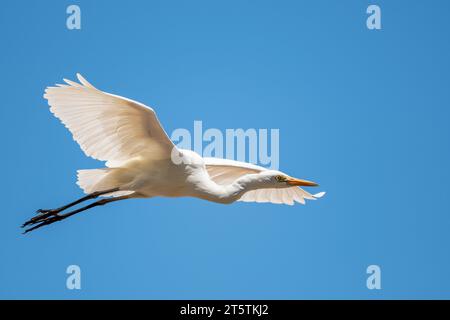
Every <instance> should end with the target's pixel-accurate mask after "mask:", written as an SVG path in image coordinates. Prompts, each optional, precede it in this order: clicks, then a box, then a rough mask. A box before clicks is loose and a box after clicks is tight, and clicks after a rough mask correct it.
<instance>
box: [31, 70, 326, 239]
mask: <svg viewBox="0 0 450 320" xmlns="http://www.w3.org/2000/svg"><path fill="white" fill-rule="evenodd" d="M77 77H78V80H79V81H80V83H77V82H73V81H70V80H66V79H64V81H65V82H66V84H64V85H56V87H48V88H47V89H46V90H45V94H44V98H46V99H47V100H48V104H49V105H50V111H51V112H52V113H53V114H54V115H55V116H56V117H57V118H59V119H60V120H61V121H62V123H63V124H64V125H65V126H66V127H67V128H68V129H69V130H70V132H71V133H72V135H73V138H74V140H75V141H76V142H78V144H79V145H80V147H81V149H82V150H83V151H84V153H85V154H86V155H87V156H90V157H92V158H94V159H98V160H101V161H106V168H101V169H89V170H78V181H77V184H78V185H79V186H80V187H81V189H83V191H84V192H85V193H86V194H87V195H86V196H85V197H83V198H81V199H79V200H77V201H74V202H72V203H69V204H67V205H65V206H62V207H60V208H57V209H50V210H43V209H40V210H38V215H36V216H35V217H33V218H32V219H30V220H29V221H27V222H25V223H24V224H23V226H22V227H25V226H30V228H29V229H27V230H26V231H25V233H26V232H29V231H32V230H35V229H37V228H40V227H42V226H45V225H49V224H52V223H54V222H57V221H61V220H63V219H66V218H68V217H70V216H72V215H74V214H76V213H79V212H82V211H84V210H87V209H89V208H92V207H95V206H99V205H104V204H106V203H109V202H113V201H118V200H124V199H131V198H151V197H155V196H162V197H197V198H201V199H204V200H208V201H213V202H218V203H224V204H225V203H232V202H235V201H245V202H272V203H279V204H288V205H292V204H294V202H299V203H302V204H304V203H305V199H311V200H313V199H316V198H319V197H321V196H323V194H324V192H321V193H318V194H315V195H313V194H310V193H308V192H307V191H305V190H303V189H301V188H300V186H317V184H316V183H314V182H310V181H307V180H301V179H296V178H293V177H290V176H289V175H287V174H284V173H282V172H280V171H275V170H268V169H266V168H263V167H260V166H257V165H253V164H249V163H244V162H239V161H233V160H226V159H218V158H202V157H201V156H200V155H199V154H197V153H195V152H193V151H190V150H184V149H178V148H177V147H176V146H175V145H174V144H173V143H172V141H171V140H170V139H169V137H168V136H167V134H166V132H165V131H164V129H163V128H162V127H161V124H160V123H159V121H158V118H157V117H156V113H155V111H154V110H153V109H152V108H149V107H147V106H145V105H143V104H141V103H139V102H136V101H133V100H130V99H127V98H124V97H120V96H117V95H113V94H109V93H106V92H103V91H101V90H98V89H97V88H95V87H94V86H92V85H91V84H90V83H89V82H88V81H86V79H84V78H83V77H82V76H81V75H80V74H77ZM97 197H104V198H103V199H101V200H98V201H96V202H93V203H91V204H89V205H87V206H85V207H82V208H80V209H76V210H73V211H71V212H67V213H62V211H65V210H66V209H68V208H69V207H72V206H75V205H77V204H79V203H81V202H84V201H86V200H90V199H95V198H97Z"/></svg>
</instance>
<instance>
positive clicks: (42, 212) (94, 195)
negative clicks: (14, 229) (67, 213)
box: [22, 188, 119, 228]
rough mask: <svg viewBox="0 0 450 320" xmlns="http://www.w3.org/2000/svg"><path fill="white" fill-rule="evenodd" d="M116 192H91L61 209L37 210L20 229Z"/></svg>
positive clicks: (116, 189)
mask: <svg viewBox="0 0 450 320" xmlns="http://www.w3.org/2000/svg"><path fill="white" fill-rule="evenodd" d="M118 190H119V188H114V189H109V190H104V191H96V192H92V193H90V194H88V195H87V196H84V197H82V198H80V199H78V200H76V201H74V202H71V203H69V204H66V205H64V206H62V207H59V208H57V209H48V210H46V209H39V210H37V211H36V212H37V213H38V215H37V216H36V217H33V218H31V219H30V220H28V221H27V222H25V223H24V224H23V225H22V228H23V227H26V226H28V225H30V224H35V223H38V222H39V221H43V220H45V219H46V218H48V217H50V216H54V215H56V214H58V213H60V212H61V211H63V210H66V209H67V208H70V207H73V206H75V205H77V204H79V203H81V202H84V201H86V200H90V199H95V198H97V197H99V196H101V195H102V194H107V193H111V192H115V191H118Z"/></svg>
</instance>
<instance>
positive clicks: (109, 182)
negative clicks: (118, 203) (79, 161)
mask: <svg viewBox="0 0 450 320" xmlns="http://www.w3.org/2000/svg"><path fill="white" fill-rule="evenodd" d="M113 170H114V168H102V169H84V170H78V171H77V179H78V180H77V185H78V186H79V187H80V188H81V189H82V190H83V191H84V193H86V194H90V193H92V192H96V191H103V190H109V189H113V188H117V187H120V186H119V185H117V183H115V179H110V178H108V175H110V173H111V172H112V171H113ZM133 192H134V191H129V190H120V191H116V192H111V193H107V194H104V195H102V196H103V197H119V196H125V195H129V194H131V193H133Z"/></svg>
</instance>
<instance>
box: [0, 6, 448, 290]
mask: <svg viewBox="0 0 450 320" xmlns="http://www.w3.org/2000/svg"><path fill="white" fill-rule="evenodd" d="M372 3H375V4H378V5H379V6H380V7H381V10H382V30H379V31H370V30H368V29H367V28H366V18H367V14H366V8H367V6H368V5H369V4H372ZM70 4H77V5H79V6H80V7H81V12H82V29H81V30H68V29H67V28H66V18H67V14H66V8H67V6H68V5H70ZM449 9H450V3H449V2H448V1H444V0H442V1H437V0H436V1H424V0H420V1H373V2H369V1H356V0H351V1H332V0H329V1H234V0H233V1H198V0H193V1H131V0H130V1H103V0H102V1H100V0H97V1H73V2H72V1H2V3H1V5H0V36H1V42H2V45H1V47H2V49H1V51H0V57H1V59H0V70H1V71H2V76H1V77H0V87H1V95H2V100H1V107H0V115H1V119H2V125H1V126H0V133H1V137H2V150H3V152H2V156H1V158H0V163H1V167H2V184H1V187H0V193H1V199H2V210H1V211H2V221H1V224H0V243H1V245H0V297H1V298H40V299H42V298H69V299H72V298H82V299H91V298H159V299H165V298H202V299H208V298H254V299H258V298H271V299H281V298H285V299H297V298H363V299H371V298H375V299H378V298H450V275H449V272H448V270H450V251H449V250H448V245H449V243H450V232H449V230H450V205H449V201H448V199H449V192H450V188H449V179H450V169H449V163H450V151H449V146H450V144H449V142H450V141H449V140H450V139H449V138H450V126H449V119H450V90H449V84H450V78H449V77H450V59H449V57H450V43H449V41H450V37H449V29H450V27H449V24H448V16H449V14H450V10H449ZM76 72H80V73H82V74H83V75H84V76H85V77H86V78H87V79H88V80H90V81H91V82H92V83H93V84H94V85H96V86H97V87H99V88H100V89H103V90H105V91H108V92H113V93H116V94H119V95H123V96H126V97H130V98H132V99H136V100H138V101H142V102H144V103H146V104H148V105H151V106H153V107H154V109H155V110H156V112H157V113H158V116H159V118H160V120H161V122H162V124H163V126H164V127H165V129H166V131H167V132H169V133H170V132H172V131H173V130H175V129H176V128H188V129H191V128H192V126H193V122H194V120H202V121H203V125H204V127H205V128H218V129H221V130H225V129H227V128H244V129H247V128H269V129H270V128H279V129H280V169H281V170H283V171H284V172H286V173H288V174H290V175H293V176H296V177H302V178H308V179H312V180H314V181H318V182H319V183H320V185H321V187H320V190H324V191H327V195H326V196H325V197H324V198H323V199H321V200H320V201H315V202H308V203H307V205H306V206H302V205H296V206H293V207H291V206H282V205H272V204H257V203H235V204H233V205H230V206H224V205H219V204H215V203H209V202H206V201H202V200H198V199H189V198H183V199H163V198H154V199H142V200H131V201H124V202H119V203H114V204H111V205H109V206H105V207H99V208H95V209H93V210H91V211H87V212H85V213H83V214H79V215H77V216H75V217H73V218H71V219H68V220H65V221H64V222H60V223H57V224H54V225H52V226H50V227H46V228H42V229H40V230H38V231H36V232H33V233H31V234H28V235H27V236H23V235H21V231H22V230H21V229H20V228H19V225H20V224H21V223H22V222H24V221H25V220H26V219H28V218H30V217H31V216H32V215H33V214H34V211H35V210H36V209H38V208H49V207H50V208H51V207H57V206H59V205H61V204H64V203H67V202H69V201H71V200H74V199H76V198H78V197H80V196H82V192H81V190H80V189H79V188H78V186H77V185H76V184H75V181H76V170H77V169H88V168H97V167H101V166H102V163H101V162H98V161H95V160H93V159H90V158H87V157H86V156H85V155H84V154H83V153H82V151H81V150H80V148H79V147H78V145H77V144H76V143H75V142H74V141H73V140H72V138H71V135H70V133H69V132H68V131H67V130H66V129H65V128H64V126H63V125H62V124H61V123H60V122H59V121H58V120H57V119H56V118H54V117H53V116H52V115H51V113H50V112H49V110H48V107H47V103H46V101H45V100H44V99H43V97H42V95H43V91H44V89H45V87H46V86H48V85H53V84H54V83H60V82H61V81H62V80H61V79H62V78H63V77H65V78H69V79H74V78H75V73H76ZM71 264H76V265H79V266H80V267H81V271H82V289H81V290H79V291H77V290H68V289H66V277H67V275H66V268H67V266H68V265H71ZM372 264H376V265H379V266H380V267H381V270H382V289H381V290H368V289H367V288H366V278H367V274H366V268H367V266H369V265H372Z"/></svg>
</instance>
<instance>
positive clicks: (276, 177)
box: [275, 176, 284, 182]
mask: <svg viewBox="0 0 450 320" xmlns="http://www.w3.org/2000/svg"><path fill="white" fill-rule="evenodd" d="M275 179H276V180H277V181H278V182H283V181H284V177H283V176H275Z"/></svg>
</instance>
